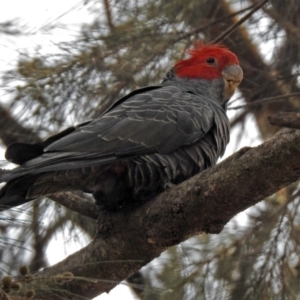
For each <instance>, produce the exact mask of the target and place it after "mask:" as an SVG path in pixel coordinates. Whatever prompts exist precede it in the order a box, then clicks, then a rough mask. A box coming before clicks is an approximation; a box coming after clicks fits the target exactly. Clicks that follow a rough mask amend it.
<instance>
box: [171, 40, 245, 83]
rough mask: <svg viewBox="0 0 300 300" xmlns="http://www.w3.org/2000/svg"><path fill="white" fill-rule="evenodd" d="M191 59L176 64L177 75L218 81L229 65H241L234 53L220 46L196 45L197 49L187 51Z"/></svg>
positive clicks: (198, 43) (199, 43)
mask: <svg viewBox="0 0 300 300" xmlns="http://www.w3.org/2000/svg"><path fill="white" fill-rule="evenodd" d="M187 52H188V53H189V54H190V55H191V57H190V58H188V59H183V60H180V61H179V62H177V63H176V64H175V67H174V69H175V74H176V75H177V76H178V77H182V78H195V79H207V80H211V79H216V78H220V77H222V71H223V69H224V68H225V67H227V66H229V65H239V61H238V59H237V57H236V55H235V54H234V53H232V52H231V51H229V50H228V49H227V48H226V47H224V46H222V45H218V44H214V45H204V44H203V43H201V42H197V43H196V44H195V48H194V49H191V50H188V51H187Z"/></svg>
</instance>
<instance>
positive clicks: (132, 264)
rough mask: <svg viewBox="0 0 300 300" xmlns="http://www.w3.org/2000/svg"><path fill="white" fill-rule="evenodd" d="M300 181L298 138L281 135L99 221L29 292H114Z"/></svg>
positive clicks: (70, 295) (77, 295)
mask: <svg viewBox="0 0 300 300" xmlns="http://www.w3.org/2000/svg"><path fill="white" fill-rule="evenodd" d="M299 178H300V131H297V130H288V131H283V132H280V133H279V134H277V135H276V136H275V137H274V138H273V139H272V140H270V141H268V142H266V143H264V144H262V145H260V146H258V147H255V148H243V149H241V150H240V151H238V152H237V153H235V154H234V155H232V156H231V157H229V158H228V159H226V160H225V161H223V162H222V163H220V164H218V165H216V166H214V167H212V168H210V169H208V170H206V171H204V172H202V173H200V174H198V175H196V176H194V177H193V178H191V179H189V180H187V181H186V182H184V183H182V184H181V185H179V186H177V187H175V188H172V189H170V190H168V191H166V192H164V193H162V194H161V195H159V196H158V197H156V198H155V199H153V200H151V201H149V202H147V203H145V204H144V205H142V206H140V207H138V208H136V209H134V210H132V209H131V210H127V211H120V212H116V213H102V214H100V215H99V216H98V225H97V234H96V237H95V239H94V241H93V242H92V243H90V244H89V245H88V246H86V247H85V248H83V249H81V250H80V251H78V252H77V253H75V254H73V255H70V256H69V257H68V258H66V259H65V260H63V261H62V262H60V263H58V264H56V265H54V266H52V267H50V268H47V269H44V270H43V271H41V272H39V273H37V274H35V278H36V280H34V281H32V282H31V283H23V288H32V289H34V290H35V291H36V294H37V298H38V299H50V298H51V299H61V297H64V298H65V299H82V297H87V298H92V297H95V296H96V295H99V294H101V293H103V292H108V291H109V290H110V289H112V288H113V287H114V286H115V285H117V284H118V283H119V282H120V281H121V280H123V279H125V278H127V277H128V276H130V275H131V274H133V273H134V272H136V271H137V270H139V269H140V268H141V267H142V266H144V265H145V264H147V263H148V262H149V261H151V260H152V259H154V258H155V257H157V256H158V255H159V254H160V253H161V252H162V251H164V250H165V249H166V248H167V247H170V246H172V245H175V244H178V243H180V242H182V241H184V240H186V239H188V238H189V237H191V236H193V235H196V234H199V233H201V232H207V233H219V232H221V231H222V229H223V227H224V226H225V225H226V223H227V222H228V221H229V220H230V219H231V218H232V217H233V216H235V215H236V214H238V213H239V212H241V211H243V210H245V209H246V208H248V207H250V206H252V205H254V204H256V203H258V202H259V201H261V200H262V199H264V198H265V197H267V196H269V195H271V194H273V193H275V192H276V191H278V190H280V189H281V188H283V187H284V186H287V185H289V184H291V183H293V182H295V181H297V180H298V179H299ZM66 271H68V272H71V273H72V274H73V275H74V278H73V279H72V280H71V281H70V280H65V281H63V282H62V281H60V282H59V280H55V276H57V275H58V274H63V273H64V272H66ZM49 297H50V298H49ZM12 299H13V298H12Z"/></svg>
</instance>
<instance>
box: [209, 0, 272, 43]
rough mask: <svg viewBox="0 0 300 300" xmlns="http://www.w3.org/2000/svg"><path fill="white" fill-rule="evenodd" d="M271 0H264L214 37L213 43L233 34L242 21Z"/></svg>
mask: <svg viewBox="0 0 300 300" xmlns="http://www.w3.org/2000/svg"><path fill="white" fill-rule="evenodd" d="M268 1H269V0H263V1H262V2H260V3H258V4H257V5H255V6H254V7H253V9H252V10H251V11H249V12H248V13H247V14H246V15H245V16H244V17H243V18H241V19H240V20H239V21H237V22H236V23H235V24H233V25H232V26H230V27H229V28H228V29H227V30H225V31H224V32H223V33H222V34H220V35H219V36H218V37H217V38H216V39H214V40H213V41H212V42H211V44H216V43H219V42H221V41H222V40H223V39H224V38H225V37H227V36H228V35H229V34H231V33H232V32H233V31H234V30H235V29H237V27H239V26H240V25H241V24H242V23H244V22H245V21H246V20H248V19H249V17H251V16H252V15H253V14H254V13H255V12H256V11H258V10H259V9H260V8H261V7H262V6H263V5H265V4H266V3H267V2H268Z"/></svg>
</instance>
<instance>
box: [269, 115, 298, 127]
mask: <svg viewBox="0 0 300 300" xmlns="http://www.w3.org/2000/svg"><path fill="white" fill-rule="evenodd" d="M268 119H269V122H270V124H272V125H274V126H280V127H288V128H296V129H300V114H299V113H294V112H279V113H277V114H274V115H272V116H269V118H268Z"/></svg>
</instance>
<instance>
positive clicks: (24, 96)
mask: <svg viewBox="0 0 300 300" xmlns="http://www.w3.org/2000/svg"><path fill="white" fill-rule="evenodd" d="M261 2H262V1H257V0H210V1H204V0H186V1H182V0H148V1H146V0H128V1H123V0H85V1H71V0H65V1H57V0H55V1H54V0H52V1H50V0H44V1H38V0H28V1H22V0H11V1H6V2H5V3H3V4H2V5H1V11H0V36H1V44H0V53H1V55H0V67H1V71H0V143H1V155H2V157H1V159H2V160H1V162H0V163H1V164H0V167H1V168H9V167H12V166H11V165H9V164H7V163H6V162H5V161H4V149H5V148H6V146H7V145H9V144H10V143H12V142H16V141H19V142H37V141H39V140H41V139H43V138H46V137H48V136H49V135H52V134H55V133H57V132H59V131H61V130H63V129H65V128H66V127H68V126H70V125H74V124H78V123H80V122H83V121H86V120H89V119H92V118H95V117H97V116H98V115H99V114H100V113H101V112H102V111H103V110H104V109H105V108H107V107H108V106H109V105H111V104H112V103H113V102H115V101H116V100H117V99H118V98H119V97H121V96H123V95H125V94H126V93H128V92H129V91H131V90H133V89H136V88H138V87H142V86H147V85H154V84H158V83H159V82H160V80H161V79H162V78H163V77H164V74H165V73H166V72H167V71H168V70H169V69H170V68H171V67H172V65H173V64H174V62H175V61H176V60H178V59H181V58H182V57H184V56H185V50H186V49H187V48H190V47H192V45H193V42H194V41H196V40H202V41H204V42H210V41H213V40H215V39H216V38H217V37H218V36H220V35H221V34H222V33H224V32H225V31H226V30H228V29H229V28H230V27H231V26H233V25H234V24H236V23H237V22H238V21H239V20H240V19H241V18H243V17H244V16H246V15H247V14H248V13H249V12H250V11H251V10H252V11H253V13H252V14H251V15H249V16H248V17H247V18H246V21H245V22H244V23H243V24H241V25H240V26H238V27H237V28H236V29H235V30H234V31H233V32H232V33H231V34H230V35H228V36H226V37H225V38H224V39H223V40H222V43H223V44H224V45H226V46H227V47H228V48H230V50H232V51H233V52H234V53H236V54H237V56H238V57H239V60H240V63H241V66H242V68H243V70H244V80H243V82H242V84H241V85H240V87H239V90H238V92H237V93H236V95H235V96H234V97H233V99H232V100H231V101H230V102H229V106H228V115H229V117H230V120H231V130H232V132H231V142H230V145H229V146H228V149H227V151H226V154H225V157H226V156H229V155H230V154H232V153H234V152H235V151H237V150H238V149H239V148H241V147H243V146H246V145H247V146H255V145H258V144H260V143H262V142H264V141H266V140H268V139H270V138H272V137H273V136H274V134H275V133H276V132H277V131H278V130H279V128H278V127H275V126H272V125H270V124H269V122H268V117H269V116H271V115H273V114H275V113H278V112H299V108H300V101H299V100H300V84H299V73H300V18H299V15H300V0H290V1H280V0H270V1H263V2H266V4H265V5H264V6H262V7H261V8H259V9H257V10H256V11H254V8H255V6H257V4H259V3H261ZM256 101H259V103H255V102H256ZM266 167H267V166H266ZM299 205H300V198H299V184H298V183H295V184H294V185H292V186H289V187H287V188H285V189H282V190H281V191H279V192H278V193H276V194H275V195H273V196H271V197H269V198H267V199H264V200H263V201H262V202H261V203H259V204H258V205H256V206H255V207H252V208H250V209H248V210H247V211H246V212H244V213H242V214H239V215H238V216H236V217H235V218H234V219H233V220H232V221H231V222H230V223H229V224H227V226H226V227H225V229H224V230H223V232H222V233H221V234H219V235H206V234H201V235H199V236H195V237H193V238H191V239H190V240H188V241H186V242H184V243H182V244H180V245H178V246H176V247H172V248H170V249H168V250H167V251H166V252H165V253H163V254H162V255H161V256H160V257H159V258H157V259H155V260H154V261H153V262H151V263H150V264H149V265H147V266H145V267H144V268H143V269H142V270H141V271H140V272H138V273H136V274H134V275H133V276H132V277H130V278H129V279H128V280H127V281H125V282H124V284H122V287H121V289H120V287H117V288H116V289H115V290H116V291H113V292H112V293H111V294H109V295H104V296H100V297H99V299H146V300H156V299H157V300H168V299H172V300H182V299H188V300H189V299H233V300H237V299H278V300H279V299H300V285H299V280H300V273H299V271H300V261H299V253H300V236H299V233H300V218H299V216H300V215H299ZM94 229H95V224H94V222H93V221H91V220H90V219H88V218H86V217H83V216H80V215H79V214H77V213H74V212H72V211H69V210H67V209H65V208H64V207H62V206H60V205H59V204H56V203H55V202H53V201H51V200H49V199H41V200H39V201H35V202H32V203H29V204H27V205H25V206H22V207H18V208H16V209H14V210H11V211H8V212H4V213H1V216H0V277H2V276H5V275H7V274H10V275H17V274H18V268H19V266H20V265H24V264H25V265H28V266H29V267H30V269H31V270H32V272H34V271H37V270H39V269H41V268H44V267H47V266H50V265H51V264H54V263H56V262H58V261H60V260H61V259H63V258H64V257H66V256H67V255H69V254H70V253H72V252H74V251H76V250H79V249H80V248H81V247H82V246H84V245H86V244H87V243H89V241H91V239H92V238H93V236H94V234H95V232H94ZM118 290H119V291H120V292H118Z"/></svg>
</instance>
